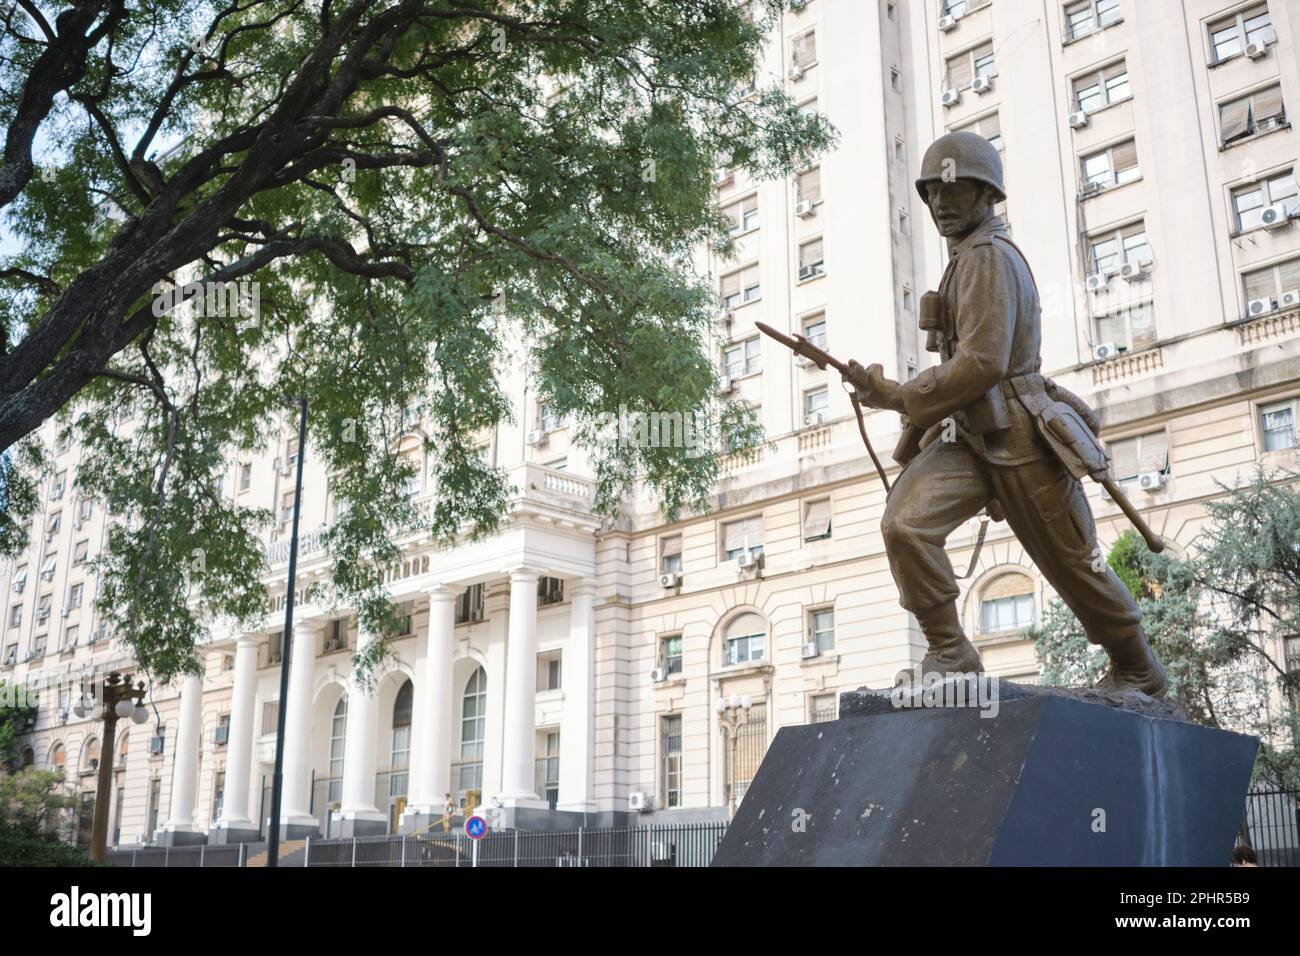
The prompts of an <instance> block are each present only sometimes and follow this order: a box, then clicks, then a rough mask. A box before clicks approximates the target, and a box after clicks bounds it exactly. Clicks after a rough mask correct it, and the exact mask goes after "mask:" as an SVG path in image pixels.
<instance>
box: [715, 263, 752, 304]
mask: <svg viewBox="0 0 1300 956" xmlns="http://www.w3.org/2000/svg"><path fill="white" fill-rule="evenodd" d="M759 295H760V291H759V284H758V266H757V265H752V266H748V267H747V268H744V269H739V270H737V271H736V272H732V273H729V274H728V275H725V276H723V277H722V278H721V280H719V283H718V298H719V300H720V301H721V304H722V307H723V308H724V309H734V308H736V307H737V306H741V305H745V304H746V303H749V302H753V301H755V300H756V299H758V298H759Z"/></svg>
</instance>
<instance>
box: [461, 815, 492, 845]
mask: <svg viewBox="0 0 1300 956" xmlns="http://www.w3.org/2000/svg"><path fill="white" fill-rule="evenodd" d="M465 832H466V833H467V834H469V838H470V839H471V840H481V839H483V837H484V835H485V834H486V833H487V820H485V819H483V818H482V817H480V816H479V815H478V814H474V816H472V817H469V818H468V819H467V820H466V821H465Z"/></svg>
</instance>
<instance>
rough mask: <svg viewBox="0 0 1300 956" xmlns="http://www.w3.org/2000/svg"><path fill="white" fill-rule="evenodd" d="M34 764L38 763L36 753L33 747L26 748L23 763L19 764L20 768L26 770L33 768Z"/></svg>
mask: <svg viewBox="0 0 1300 956" xmlns="http://www.w3.org/2000/svg"><path fill="white" fill-rule="evenodd" d="M34 763H36V751H34V750H32V748H31V747H24V748H23V759H22V761H21V763H19V766H20V767H24V768H26V767H30V766H32V764H34Z"/></svg>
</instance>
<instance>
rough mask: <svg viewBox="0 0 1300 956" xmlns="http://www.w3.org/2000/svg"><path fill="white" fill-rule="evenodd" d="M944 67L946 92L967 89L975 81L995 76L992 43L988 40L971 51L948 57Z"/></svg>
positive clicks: (995, 68) (995, 69) (995, 67)
mask: <svg viewBox="0 0 1300 956" xmlns="http://www.w3.org/2000/svg"><path fill="white" fill-rule="evenodd" d="M945 66H946V69H945V74H944V76H945V78H944V83H943V88H944V89H946V90H964V89H968V88H969V87H970V85H971V83H973V82H974V81H975V80H976V79H979V78H991V77H994V76H997V72H998V71H997V65H996V63H995V61H994V58H993V41H992V40H990V41H989V42H987V43H982V44H980V45H979V46H977V47H975V48H974V49H973V50H967V51H966V52H965V53H959V54H957V55H956V56H952V57H949V58H948V59H947V60H946V61H945Z"/></svg>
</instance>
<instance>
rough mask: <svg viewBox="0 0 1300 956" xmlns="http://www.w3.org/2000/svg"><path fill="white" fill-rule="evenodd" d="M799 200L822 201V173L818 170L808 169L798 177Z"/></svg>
mask: <svg viewBox="0 0 1300 956" xmlns="http://www.w3.org/2000/svg"><path fill="white" fill-rule="evenodd" d="M799 198H800V199H802V200H804V201H805V202H821V201H822V173H821V170H820V169H810V170H808V172H806V173H801V174H800V176H799Z"/></svg>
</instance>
